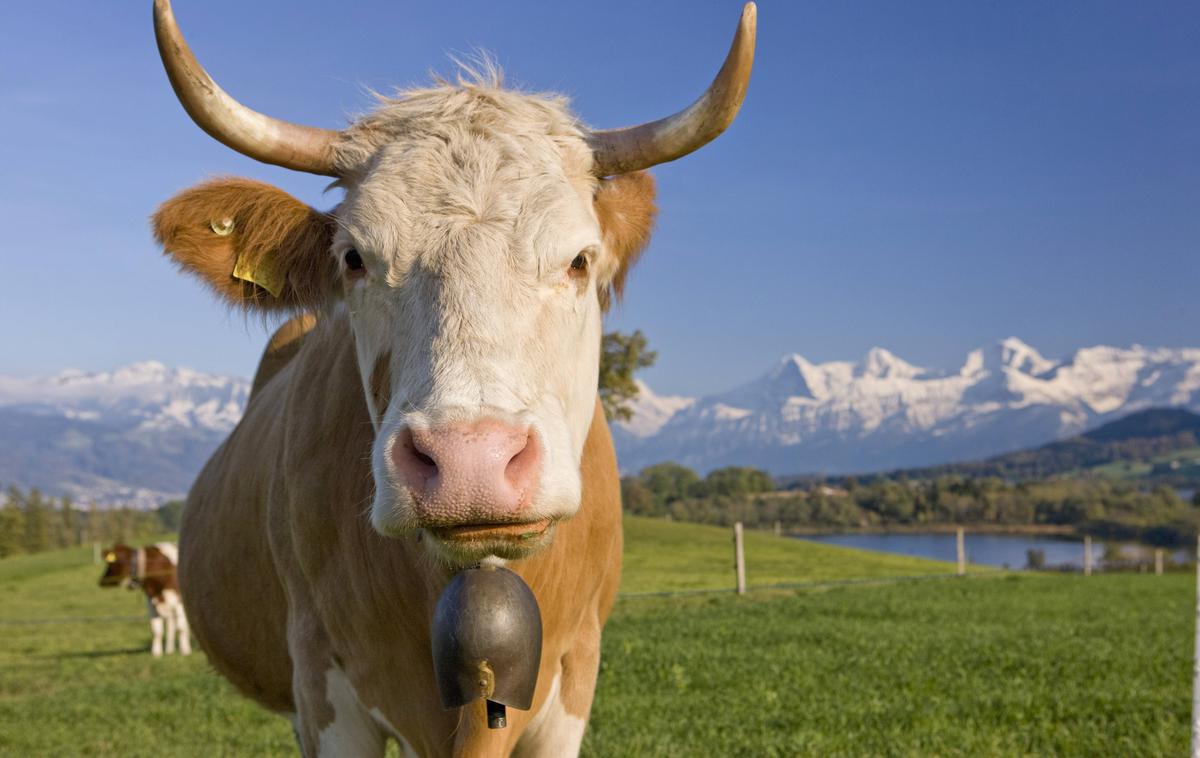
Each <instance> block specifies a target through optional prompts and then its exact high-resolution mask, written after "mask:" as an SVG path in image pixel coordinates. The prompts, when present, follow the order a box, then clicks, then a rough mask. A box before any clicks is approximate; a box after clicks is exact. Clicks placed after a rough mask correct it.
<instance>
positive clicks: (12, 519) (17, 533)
mask: <svg viewBox="0 0 1200 758" xmlns="http://www.w3.org/2000/svg"><path fill="white" fill-rule="evenodd" d="M21 503H22V498H21V493H20V491H19V490H17V488H16V487H9V488H8V494H7V495H6V496H5V497H4V504H3V506H0V558H7V557H8V556H10V555H15V554H17V553H19V552H21V550H22V549H23V547H24V545H25V513H24V512H23V511H22V510H21Z"/></svg>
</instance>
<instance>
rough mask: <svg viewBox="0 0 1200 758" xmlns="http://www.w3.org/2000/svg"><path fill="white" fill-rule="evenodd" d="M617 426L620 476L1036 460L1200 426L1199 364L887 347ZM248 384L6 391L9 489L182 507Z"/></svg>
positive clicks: (654, 398) (173, 381)
mask: <svg viewBox="0 0 1200 758" xmlns="http://www.w3.org/2000/svg"><path fill="white" fill-rule="evenodd" d="M639 386H640V387H641V394H640V395H639V397H638V398H637V399H636V400H635V401H634V404H633V409H634V416H633V418H632V419H631V420H629V421H627V422H620V423H617V424H614V425H613V437H614V439H615V441H616V445H617V451H618V454H619V460H620V461H621V468H622V470H623V471H625V472H633V471H637V470H639V469H640V468H642V467H644V466H647V465H650V464H652V463H658V462H660V461H665V460H674V461H677V462H679V463H683V464H685V465H688V466H691V467H693V468H696V469H698V470H701V471H707V470H709V469H712V468H716V467H719V466H726V465H734V464H740V465H753V466H759V467H762V468H766V469H768V470H770V471H772V472H774V473H777V474H794V473H806V472H824V473H839V472H865V471H876V470H881V469H890V468H898V467H910V466H923V465H930V464H936V463H945V462H950V461H958V460H969V459H975V458H981V457H985V456H988V455H993V454H996V453H1002V452H1006V451H1009V450H1016V449H1019V448H1024V447H1029V446H1033V445H1040V444H1043V443H1046V442H1050V441H1051V440H1054V439H1058V438H1061V437H1066V436H1070V435H1073V434H1077V433H1079V432H1081V431H1084V430H1087V429H1089V428H1092V427H1094V426H1098V425H1100V424H1102V423H1105V422H1107V421H1110V420H1112V419H1114V418H1117V417H1119V416H1124V415H1126V414H1129V413H1133V412H1134V411H1138V410H1142V409H1145V408H1150V407H1162V406H1179V407H1185V408H1189V409H1191V410H1195V411H1200V349H1198V348H1180V349H1169V348H1146V347H1140V346H1136V345H1135V346H1133V347H1130V348H1114V347H1090V348H1084V349H1082V350H1078V351H1077V352H1076V353H1075V354H1074V355H1072V356H1071V357H1070V358H1068V359H1067V360H1064V361H1053V360H1048V359H1046V358H1044V357H1042V356H1041V355H1039V354H1038V352H1037V351H1036V350H1034V349H1033V348H1032V347H1030V346H1028V345H1026V344H1025V343H1023V342H1021V341H1020V340H1018V339H1015V338H1010V339H1007V340H1004V341H1003V342H1000V343H998V344H995V345H991V346H989V347H985V348H981V349H978V350H974V351H972V352H971V353H969V354H968V355H967V357H966V359H965V360H964V361H963V364H962V367H961V368H960V369H959V370H958V371H951V372H939V371H934V370H929V369H925V368H921V367H919V366H914V365H912V364H910V363H907V362H906V361H904V360H902V359H901V358H898V357H897V356H895V355H893V354H892V353H890V352H888V351H887V350H884V349H882V348H874V349H872V350H871V351H870V352H868V353H867V355H866V356H864V357H863V359H862V360H861V361H858V362H849V361H845V362H843V361H833V362H829V363H820V364H815V363H812V362H810V361H807V360H805V359H804V358H803V357H801V356H799V355H790V356H787V357H785V358H783V359H782V360H780V361H779V363H777V364H776V365H775V367H774V368H772V369H771V370H770V371H768V372H767V373H766V374H764V375H763V376H761V377H759V378H757V379H755V380H753V381H750V382H747V383H746V384H743V385H741V386H740V387H736V388H734V389H732V390H729V391H728V392H722V393H718V394H715V395H709V396H706V397H701V398H688V397H677V396H664V395H657V394H655V393H654V392H653V390H651V389H650V388H649V387H647V386H645V385H644V384H640V385H639ZM249 391H250V385H249V382H247V381H245V380H243V379H237V378H231V377H225V376H214V375H211V374H204V373H201V372H198V371H193V370H191V369H186V368H179V369H170V368H167V367H166V366H164V365H162V364H161V363H156V362H145V363H136V364H133V365H131V366H126V367H124V368H120V369H116V370H115V371H111V372H98V373H85V372H81V371H65V372H63V373H61V374H58V375H57V376H53V377H46V378H38V379H23V378H15V377H5V376H0V485H9V484H15V485H17V486H18V487H20V488H22V489H28V488H30V487H38V488H40V489H41V490H42V491H43V492H46V493H48V494H51V495H55V496H58V495H63V494H69V495H71V496H72V497H73V498H74V499H75V500H76V501H77V502H82V503H91V502H95V503H97V504H98V505H101V506H104V505H115V504H121V505H135V506H140V507H152V506H155V505H158V504H160V503H162V502H163V501H165V500H168V499H171V498H175V497H181V496H182V495H183V493H185V492H186V491H187V488H188V487H189V486H191V483H192V480H193V479H194V478H195V476H196V474H197V473H198V472H199V471H200V468H201V466H203V465H204V462H205V461H206V460H207V459H208V457H209V455H211V454H212V451H213V450H215V449H216V447H217V446H218V445H219V444H220V443H221V441H222V440H223V439H224V438H225V436H226V435H227V434H228V433H229V431H230V430H231V429H232V428H233V426H234V425H235V424H236V423H237V421H238V419H239V418H241V415H242V412H243V411H244V410H245V406H246V400H247V397H248V395H249Z"/></svg>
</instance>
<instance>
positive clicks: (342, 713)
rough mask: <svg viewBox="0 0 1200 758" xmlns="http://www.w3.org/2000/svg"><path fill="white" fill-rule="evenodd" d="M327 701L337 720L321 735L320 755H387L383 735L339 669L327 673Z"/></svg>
mask: <svg viewBox="0 0 1200 758" xmlns="http://www.w3.org/2000/svg"><path fill="white" fill-rule="evenodd" d="M325 700H326V701H327V702H328V703H329V705H330V707H332V708H333V714H334V717H333V722H332V723H331V724H329V725H328V726H326V727H325V728H324V729H322V730H321V732H320V734H319V735H317V755H320V756H363V758H369V757H370V756H382V755H383V748H384V741H383V733H382V732H381V731H380V730H379V727H378V726H376V724H375V722H374V721H373V720H372V718H371V716H370V714H368V713H367V711H366V709H365V708H363V707H362V703H360V702H359V700H358V693H356V692H355V691H354V685H352V684H351V683H350V679H349V678H348V677H347V676H346V675H345V674H344V673H342V670H341V669H339V668H338V667H337V666H331V667H330V668H329V669H328V670H327V671H326V672H325Z"/></svg>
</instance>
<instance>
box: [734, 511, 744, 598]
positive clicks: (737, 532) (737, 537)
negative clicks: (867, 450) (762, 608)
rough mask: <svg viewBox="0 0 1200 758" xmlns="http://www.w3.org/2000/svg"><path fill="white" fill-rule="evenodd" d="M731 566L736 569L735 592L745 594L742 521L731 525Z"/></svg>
mask: <svg viewBox="0 0 1200 758" xmlns="http://www.w3.org/2000/svg"><path fill="white" fill-rule="evenodd" d="M733 566H734V568H735V569H737V593H738V594H739V595H745V594H746V549H745V547H744V546H743V545H742V522H741V521H738V522H736V523H734V525H733Z"/></svg>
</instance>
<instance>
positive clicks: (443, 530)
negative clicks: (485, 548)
mask: <svg viewBox="0 0 1200 758" xmlns="http://www.w3.org/2000/svg"><path fill="white" fill-rule="evenodd" d="M550 525H551V520H550V519H542V520H541V521H530V522H526V523H522V524H463V525H462V526H442V527H436V528H434V529H431V530H430V531H432V532H433V534H434V536H436V537H437V538H438V539H440V540H443V541H444V542H449V543H453V544H460V545H466V544H469V543H473V542H502V543H511V544H521V543H524V542H535V541H537V540H538V539H539V538H540V537H542V536H544V535H545V534H546V532H547V531H548V530H549V529H550Z"/></svg>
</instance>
